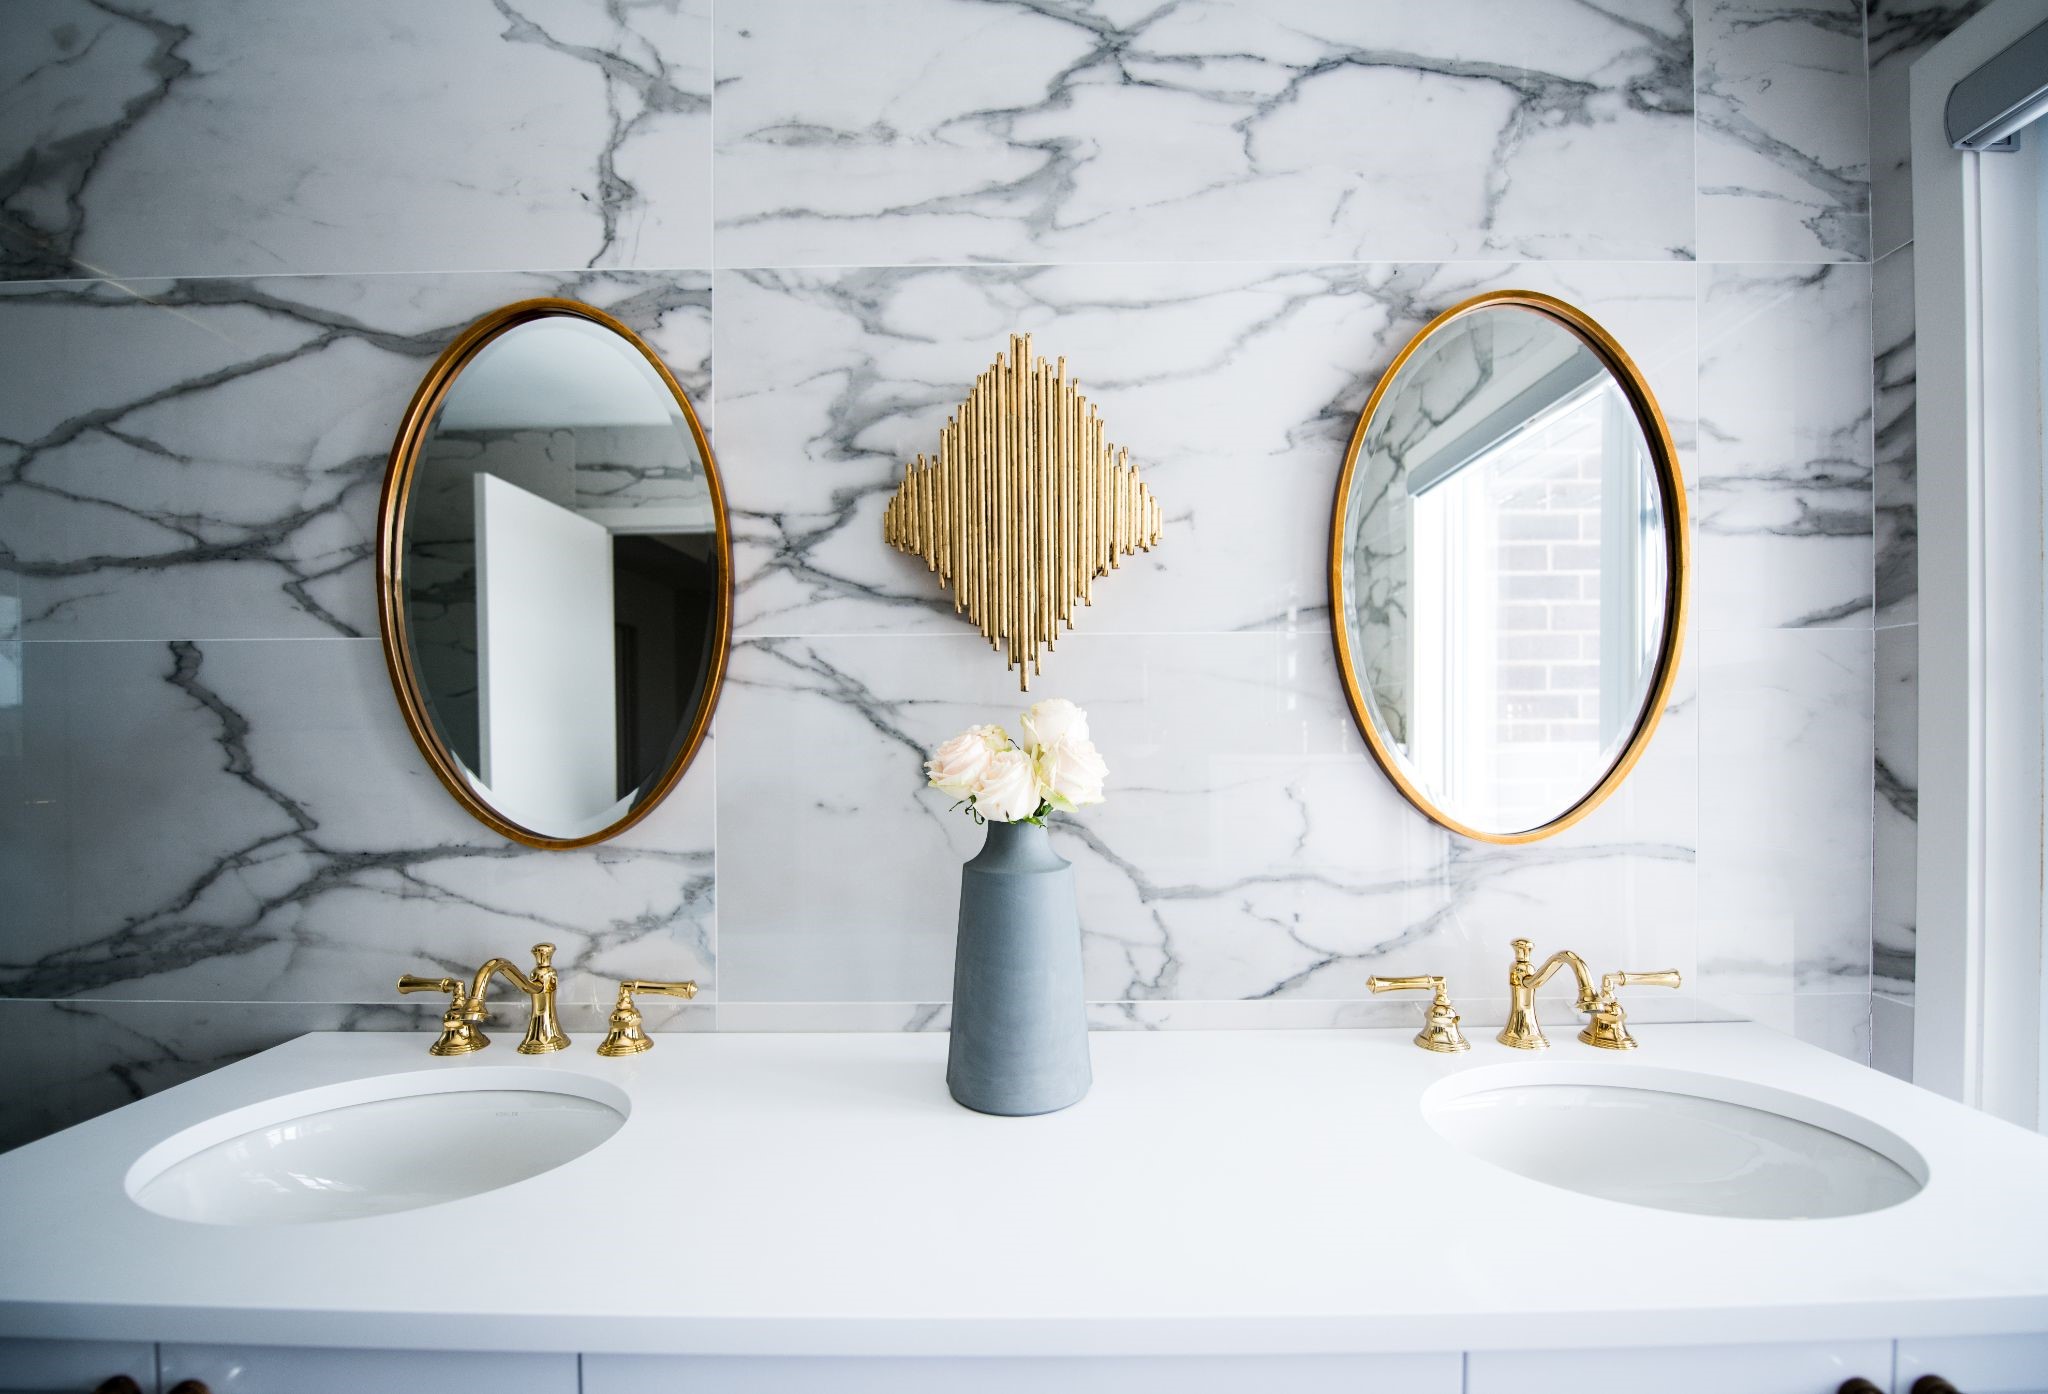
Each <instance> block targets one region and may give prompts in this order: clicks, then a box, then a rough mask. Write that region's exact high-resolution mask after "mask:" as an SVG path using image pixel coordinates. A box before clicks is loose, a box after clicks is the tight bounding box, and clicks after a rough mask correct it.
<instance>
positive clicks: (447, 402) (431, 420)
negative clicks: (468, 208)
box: [384, 307, 730, 845]
mask: <svg viewBox="0 0 2048 1394" xmlns="http://www.w3.org/2000/svg"><path fill="white" fill-rule="evenodd" d="M509 308H511V309H518V308H520V307H509ZM504 313H505V312H501V314H504ZM590 313H591V312H589V311H587V308H586V307H565V308H564V309H563V310H562V311H561V312H544V313H537V314H536V313H532V312H531V311H529V312H527V313H526V314H524V315H508V316H507V318H508V319H509V320H510V322H509V323H508V324H505V325H501V326H497V327H496V332H491V331H492V327H491V325H490V321H488V320H487V321H485V322H484V323H483V324H480V325H478V326H476V327H475V328H473V329H472V330H471V331H470V334H469V336H466V340H467V342H463V341H459V342H458V344H457V346H456V347H455V348H453V349H451V350H450V351H449V353H450V356H448V357H444V358H443V360H442V363H441V364H439V365H437V367H436V369H435V374H436V375H439V377H440V378H441V379H442V381H441V382H440V383H439V384H438V386H440V387H442V388H444V389H445V390H444V392H443V395H441V396H440V399H439V401H438V403H435V402H434V401H433V400H432V393H433V391H434V390H435V388H436V387H437V383H436V377H435V376H434V375H430V377H429V379H428V384H427V386H426V387H424V388H423V389H422V393H421V398H420V399H418V400H416V402H415V409H414V413H413V414H412V416H411V417H409V419H408V422H407V427H406V431H405V432H403V433H402V434H401V437H400V447H399V449H398V450H396V451H394V458H393V470H394V488H393V490H392V491H391V492H393V493H396V494H398V495H399V497H398V499H397V506H398V508H399V509H400V513H399V519H400V521H399V524H398V527H397V529H396V533H395V535H387V537H386V539H385V548H384V559H385V562H386V567H387V573H388V574H387V576H386V578H385V580H386V585H385V589H386V597H385V598H386V600H387V602H389V601H391V600H392V599H394V598H395V599H396V600H397V601H398V603H399V613H398V614H397V615H396V616H390V615H387V623H386V639H387V642H388V641H391V640H392V639H393V638H394V637H396V638H397V639H399V640H401V641H402V645H403V659H404V661H403V663H402V664H400V663H394V664H393V670H394V677H397V676H398V674H399V670H400V669H401V668H403V669H404V670H405V672H406V673H407V674H409V676H410V679H411V681H410V684H409V688H410V690H409V691H408V685H407V684H405V683H401V687H400V701H401V704H402V705H404V706H405V707H406V709H407V715H408V717H409V719H411V720H412V723H413V728H414V735H415V736H416V737H417V738H418V739H419V741H420V744H421V748H422V749H423V750H425V751H426V752H427V754H428V756H429V758H430V759H431V760H432V761H433V762H434V764H435V768H436V771H437V773H439V774H440V775H441V777H442V780H443V782H444V783H446V784H448V786H449V788H450V790H451V791H452V792H454V793H455V794H456V795H457V797H458V798H460V799H462V801H463V802H464V803H466V804H468V805H469V806H470V807H471V809H472V811H474V812H477V813H478V815H479V816H481V817H484V819H485V821H487V822H491V823H493V825H494V826H498V827H499V830H500V831H502V832H505V833H507V834H508V835H509V836H514V837H517V838H519V840H521V841H527V842H532V843H537V844H542V845H546V844H549V843H556V842H559V843H567V844H576V843H581V842H589V841H596V840H598V839H599V838H602V837H605V836H609V835H610V834H612V833H614V832H617V831H618V830H619V829H621V828H623V827H624V826H626V825H627V824H629V823H630V822H632V821H634V820H635V819H636V818H637V817H638V816H640V815H641V814H643V813H644V812H645V811H646V810H647V808H649V807H650V806H651V805H652V803H653V802H656V801H658V800H659V799H660V798H661V797H662V795H664V794H665V793H666V792H667V790H668V788H669V787H670V785H672V784H673V783H674V780H675V778H676V776H677V775H679V774H680V772H681V768H682V766H683V765H684V764H685V763H687V761H688V758H689V756H690V755H691V754H692V753H693V752H694V748H695V745H696V742H697V740H698V738H699V737H700V736H701V734H702V730H703V727H704V724H705V721H706V719H707V717H708V713H709V710H710V705H711V703H712V702H713V701H714V700H715V697H716V684H717V681H718V678H719V676H720V674H721V672H722V665H723V659H724V653H725V645H726V637H727V635H726V626H727V624H728V615H729V606H728V604H727V599H726V597H727V593H728V587H729V584H730V582H729V565H728V560H727V547H726V536H725V526H724V517H723V504H722V500H721V494H720V491H719V489H718V486H717V475H716V471H715V467H714V466H713V464H712V462H711V459H710V455H709V452H708V449H706V448H705V446H704V444H703V439H702V436H701V433H700V432H699V431H698V429H697V426H696V421H695V418H694V414H693V413H692V411H691V409H690V407H689V405H688V402H687V400H686V399H685V398H684V397H683V395H682V392H681V390H680V388H677V387H676V386H674V384H673V381H672V379H670V378H669V377H668V376H667V375H666V373H665V370H662V369H660V368H658V367H657V363H658V360H656V359H655V358H654V357H653V354H652V351H651V350H648V349H646V348H645V347H644V345H643V344H642V343H641V342H640V340H639V339H638V338H637V337H634V336H631V335H630V333H629V331H626V330H625V329H624V328H623V326H618V325H616V324H614V323H612V322H610V321H607V320H601V319H594V318H590V317H588V315H589V314H590ZM465 350H466V352H465ZM408 437H410V439H408ZM401 457H403V458H401ZM391 507H392V500H391V499H390V498H389V497H387V515H386V522H387V529H389V526H390V522H391V511H390V510H391ZM394 620H395V624H394V622H393V621H394ZM394 629H395V630H396V631H397V633H396V634H395V635H394V632H393V631H394Z"/></svg>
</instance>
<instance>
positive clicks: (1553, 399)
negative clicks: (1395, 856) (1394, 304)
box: [1329, 290, 1690, 844]
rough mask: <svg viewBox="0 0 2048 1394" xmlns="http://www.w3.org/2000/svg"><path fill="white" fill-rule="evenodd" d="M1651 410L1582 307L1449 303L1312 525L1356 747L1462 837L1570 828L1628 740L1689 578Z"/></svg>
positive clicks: (1610, 775) (1650, 725)
mask: <svg viewBox="0 0 2048 1394" xmlns="http://www.w3.org/2000/svg"><path fill="white" fill-rule="evenodd" d="M1687 531H1688V528H1687V518H1686V497H1685V481H1684V478H1683V476H1682V474H1681V473H1680V470H1679V465H1678V454H1677V451H1676V450H1675V449H1674V447H1673V445H1672V442H1671V432H1670V429H1669V427H1668V426H1667V425H1666V424H1665V421H1664V415H1663V412H1662V411H1661V410H1660V409H1659V408H1658V406H1657V402H1656V398H1655V397H1654V396H1653V395H1652V394H1651V392H1650V388H1649V384H1648V383H1647V382H1646V381H1645V380H1644V378H1643V375H1642V373H1641V372H1640V371H1639V370H1638V369H1637V368H1636V365H1635V364H1634V362H1633V361H1632V360H1631V359H1630V358H1629V356H1628V354H1627V353H1626V352H1625V351H1624V350H1623V349H1622V347H1621V345H1620V344H1619V343H1617V342H1616V341H1615V339H1614V337H1613V336H1612V335H1611V334H1609V333H1608V332H1607V331H1606V330H1605V329H1603V328H1602V327H1601V326H1600V325H1599V324H1598V323H1597V322H1596V321H1594V319H1593V318H1592V317H1591V316H1590V315H1588V314H1586V313H1585V312H1584V311H1583V310H1580V309H1579V308H1578V307H1576V306H1574V305H1572V304H1570V303H1568V302H1566V301H1563V300H1559V299H1557V298H1555V297H1553V296H1549V295H1544V294H1541V293H1539V292H1536V291H1524V290H1500V291H1490V292H1488V293H1486V294H1484V295H1478V296H1474V297H1472V298H1471V299H1469V300H1465V301H1462V302H1460V303H1459V304H1456V305H1453V306H1452V307H1451V308H1449V309H1448V310H1445V311H1444V312H1443V313H1442V314H1440V315H1438V316H1437V317H1436V318H1435V319H1433V320H1431V321H1430V322H1429V323H1428V324H1427V325H1425V326H1424V327H1423V328H1422V330H1421V331H1420V332H1419V333H1417V334H1416V335H1415V337H1414V338H1412V339H1411V340H1409V342H1408V344H1407V345H1406V346H1405V347H1404V348H1403V349H1402V350H1401V352H1400V353H1399V354H1398V355H1396V357H1395V358H1394V361H1393V362H1392V363H1391V364H1390V365H1388V368H1387V370H1386V372H1385V373H1384V374H1383V375H1382V376H1381V378H1380V380H1379V383H1378V385H1377V386H1375V387H1374V389H1373V392H1372V397H1371V399H1370V400H1369V401H1368V402H1367V403H1366V406H1365V410H1364V411H1363V412H1362V413H1361V414H1360V415H1359V419H1358V425H1357V428H1356V429H1355V430H1354V431H1353V432H1352V436H1351V443H1350V447H1349V449H1348V450H1347V451H1346V452H1345V456H1344V468H1343V471H1342V472H1341V474H1340V475H1339V477H1338V481H1337V497H1336V503H1335V506H1334V508H1333V510H1332V516H1331V524H1330V571H1329V579H1330V628H1331V635H1332V638H1333V640H1334V642H1335V646H1336V654H1337V669H1338V674H1339V677H1340V679H1341V681H1342V683H1343V685H1344V695H1345V698H1346V700H1347V701H1348V703H1349V704H1350V707H1351V712H1352V715H1353V716H1354V717H1355V718H1356V719H1357V722H1358V726H1359V730H1360V731H1361V732H1363V733H1364V736H1365V740H1366V744H1367V746H1368V748H1369V749H1370V750H1371V751H1372V755H1373V759H1374V760H1375V761H1376V762H1377V763H1378V764H1379V767H1380V768H1381V769H1382V770H1383V771H1384V772H1385V773H1386V775H1387V777H1388V779H1390V780H1391V781H1392V782H1393V784H1394V786H1395V788H1397V789H1398V790H1399V791H1400V792H1401V795H1402V797H1404V798H1405V799H1407V800H1408V802H1409V803H1411V804H1413V805H1414V806H1415V807H1416V808H1417V809H1418V810H1420V811H1421V812H1422V813H1423V814H1425V815H1426V816H1428V817H1429V818H1431V819H1432V820H1434V821H1435V822H1437V823H1439V824H1441V825H1442V826H1444V827H1446V828H1448V829H1450V830H1451V831H1452V832H1455V833H1457V834H1459V835H1461V836H1463V837H1468V838H1472V839H1474V840H1476V841H1480V842H1490V843H1501V844H1518V843H1526V842H1534V841H1536V840H1538V839H1540V838H1545V837H1550V836H1553V835H1555V834H1557V833H1560V832H1562V831H1564V830H1565V829H1566V828H1569V827H1571V826H1572V825H1573V824H1575V823H1577V822H1578V821H1580V820H1581V819H1583V818H1584V817H1586V816H1587V815H1588V814H1589V813H1591V812H1592V811H1593V810H1594V809H1596V808H1598V807H1599V806H1600V804H1601V803H1602V802H1603V801H1605V800H1606V798H1607V797H1608V796H1609V795H1610V794H1612V793H1613V792H1614V790H1615V789H1616V788H1618V787H1619V786H1620V785H1621V783H1622V781H1623V780H1625V779H1626V778H1627V777H1628V775H1629V772H1630V771H1631V770H1632V769H1633V768H1634V767H1635V765H1636V762H1637V761H1638V760H1640V759H1641V758H1642V754H1643V751H1644V750H1645V748H1646V747H1647V746H1648V744H1649V741H1650V737H1651V735H1652V734H1653V733H1654V732H1655V730H1656V727H1657V722H1658V719H1659V718H1660V716H1661V715H1662V713H1663V710H1664V707H1665V705H1666V703H1667V701H1668V699H1669V697H1670V692H1671V685H1672V682H1673V680H1674V679H1675V678H1676V676H1677V672H1678V661H1679V654H1680V650H1681V648H1682V647H1683V643H1684V636H1685V615H1686V606H1687V595H1688V587H1689V582H1690V577H1689V575H1688V565H1689V548H1688V541H1687Z"/></svg>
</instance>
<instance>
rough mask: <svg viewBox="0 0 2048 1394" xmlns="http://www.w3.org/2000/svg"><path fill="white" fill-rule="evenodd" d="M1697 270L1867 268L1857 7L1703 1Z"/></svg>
mask: <svg viewBox="0 0 2048 1394" xmlns="http://www.w3.org/2000/svg"><path fill="white" fill-rule="evenodd" d="M1698 16H1699V19H1698V22H1699V48H1700V52H1699V66H1698V71H1697V83H1698V102H1699V145H1698V150H1697V154H1696V157H1695V158H1696V160H1697V170H1696V176H1695V177H1696V178H1697V179H1698V181H1699V251H1700V257H1701V259H1702V260H1705V261H1864V260H1868V258H1869V254H1870V160H1869V154H1870V149H1869V139H1870V132H1869V124H1868V121H1867V120H1866V111H1865V91H1866V87H1867V79H1866V76H1865V72H1864V66H1863V14H1862V11H1861V7H1860V4H1859V0H1789V2H1788V0H1701V3H1700V5H1699V8H1698Z"/></svg>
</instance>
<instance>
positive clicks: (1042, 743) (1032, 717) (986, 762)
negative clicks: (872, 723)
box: [924, 697, 1109, 827]
mask: <svg viewBox="0 0 2048 1394" xmlns="http://www.w3.org/2000/svg"><path fill="white" fill-rule="evenodd" d="M1019 724H1020V725H1021V726H1022V728H1023V732H1024V740H1023V742H1022V743H1021V744H1020V743H1018V742H1016V741H1013V740H1011V739H1010V733H1009V732H1007V731H1005V730H1004V729H1003V728H1002V727H1000V726H970V727H968V728H967V729H966V730H965V731H962V732H961V733H960V734H959V735H957V736H955V737H953V739H951V740H949V741H947V742H946V743H945V744H944V745H942V746H940V747H939V748H938V749H937V750H935V751H933V752H932V758H931V759H929V760H927V761H925V765H924V769H925V774H926V775H927V776H929V777H930V779H931V786H932V788H934V789H943V790H944V791H945V792H946V793H948V794H951V795H953V796H954V797H955V798H956V799H958V800H959V801H960V803H959V804H956V805H954V806H955V807H956V808H957V807H959V806H960V805H961V804H964V805H965V806H966V808H967V812H968V816H970V817H971V818H973V819H974V821H975V822H977V823H1033V824H1036V825H1038V826H1039V827H1044V826H1045V815H1046V814H1048V813H1052V812H1054V811H1062V812H1072V811H1073V810H1074V809H1077V808H1083V807H1086V806H1087V805H1089V804H1097V803H1101V802H1102V783H1103V781H1104V780H1105V779H1107V778H1108V777H1109V767H1108V766H1107V765H1105V764H1104V763H1103V760H1102V756H1101V754H1100V753H1099V752H1098V751H1097V750H1096V749H1095V746H1094V745H1093V743H1091V742H1090V741H1089V739H1088V713H1086V712H1084V711H1082V710H1081V709H1080V708H1079V707H1077V706H1075V705H1074V704H1073V703H1072V702H1069V701H1068V700H1067V699H1066V698H1064V697H1050V698H1047V699H1046V700H1045V701H1043V702H1040V703H1038V704H1037V705H1036V706H1034V707H1032V708H1031V710H1030V711H1028V712H1025V713H1024V715H1023V716H1022V717H1021V718H1020V719H1019Z"/></svg>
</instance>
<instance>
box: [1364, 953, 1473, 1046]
mask: <svg viewBox="0 0 2048 1394" xmlns="http://www.w3.org/2000/svg"><path fill="white" fill-rule="evenodd" d="M1365 985H1366V988H1367V989H1368V990H1369V991H1372V992H1375V993H1378V992H1434V993H1435V994H1436V998H1435V1000H1433V1001H1432V1002H1431V1003H1430V1004H1429V1015H1428V1016H1427V1017H1426V1018H1425V1019H1424V1020H1423V1024H1422V1030H1420V1031H1419V1032H1417V1033H1416V1035H1415V1044H1417V1045H1419V1046H1421V1047H1422V1048H1423V1049H1424V1050H1433V1051H1436V1052H1438V1053H1439V1054H1443V1055H1449V1054H1452V1053H1454V1052H1456V1051H1460V1050H1470V1049H1471V1048H1472V1043H1471V1042H1470V1041H1468V1040H1466V1039H1465V1033H1464V1032H1463V1031H1461V1030H1459V1029H1458V1013H1457V1012H1456V1011H1455V1010H1454V1009H1453V1008H1452V1006H1451V994H1450V990H1449V987H1448V985H1447V984H1446V983H1445V981H1444V976H1443V974H1441V973H1418V974H1414V975H1412V976H1410V977H1405V978H1382V977H1379V976H1377V975H1375V976H1373V977H1370V978H1367V979H1366V980H1365Z"/></svg>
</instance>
